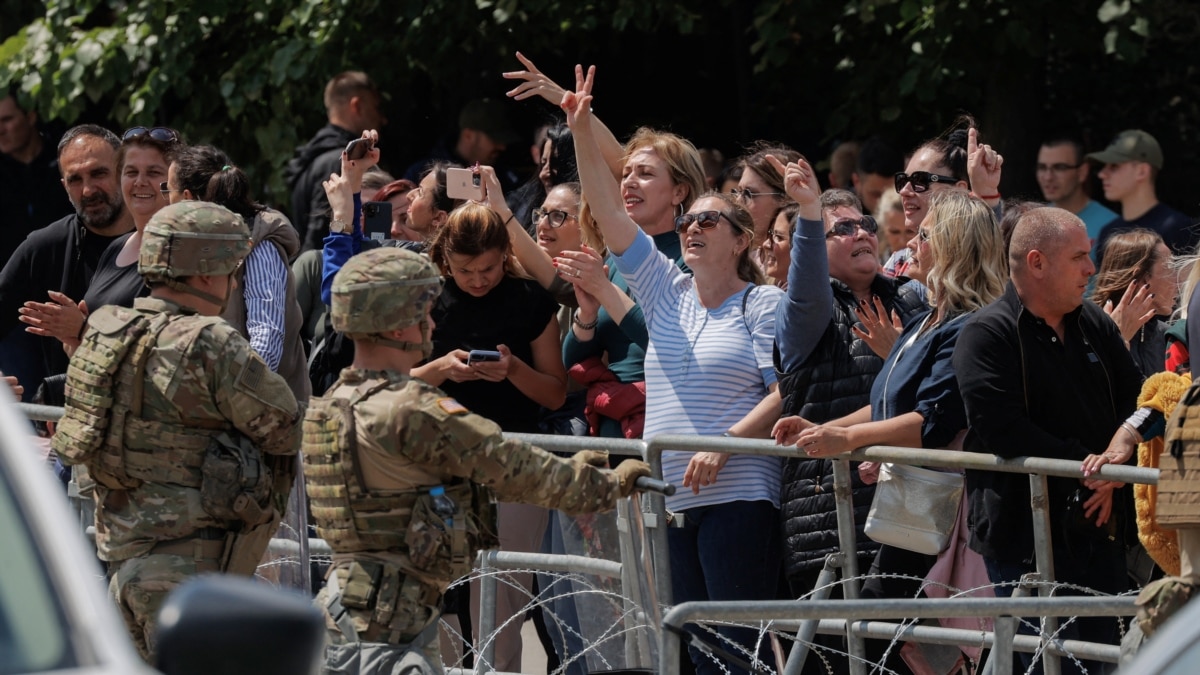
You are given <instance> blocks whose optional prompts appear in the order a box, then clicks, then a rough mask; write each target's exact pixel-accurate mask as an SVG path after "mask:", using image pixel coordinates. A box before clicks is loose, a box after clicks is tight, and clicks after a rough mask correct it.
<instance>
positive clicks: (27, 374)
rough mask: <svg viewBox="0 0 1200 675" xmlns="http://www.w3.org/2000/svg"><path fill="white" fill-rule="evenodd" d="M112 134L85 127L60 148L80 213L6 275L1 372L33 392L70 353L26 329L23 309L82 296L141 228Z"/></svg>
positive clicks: (50, 231) (21, 251)
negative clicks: (112, 248) (125, 237)
mask: <svg viewBox="0 0 1200 675" xmlns="http://www.w3.org/2000/svg"><path fill="white" fill-rule="evenodd" d="M120 144H121V141H120V139H118V138H117V136H116V135H115V134H113V133H112V132H111V131H109V130H108V129H105V128H103V127H100V126H96V125H94V124H81V125H79V126H76V127H73V128H71V129H69V130H68V131H67V133H65V134H64V135H63V137H62V140H61V141H59V144H58V165H59V169H60V170H61V172H62V184H63V187H65V188H66V190H67V197H68V198H69V199H70V200H71V205H72V206H74V207H75V213H73V214H71V215H69V216H67V217H65V218H63V219H61V220H57V221H55V222H53V223H51V224H50V225H48V226H46V227H43V228H42V229H40V230H37V231H35V232H33V233H32V234H30V235H29V237H28V238H27V239H26V240H25V241H24V242H22V243H21V245H20V246H18V247H17V250H16V251H15V252H14V253H13V255H12V257H11V258H9V260H8V261H7V262H6V263H5V265H4V269H3V270H0V337H2V338H3V340H2V341H0V370H2V371H3V372H4V373H6V374H8V375H15V376H16V377H17V380H18V381H19V382H20V383H21V384H22V385H23V386H24V387H25V391H27V392H32V391H35V390H36V389H37V388H38V385H39V384H40V383H41V381H42V379H43V378H45V377H46V376H48V375H54V374H57V373H65V372H66V371H67V355H66V354H65V353H64V352H63V349H62V345H61V344H60V343H59V342H58V340H55V339H54V338H48V337H38V336H35V335H31V334H29V333H26V332H25V331H23V330H19V328H20V326H21V325H22V324H21V323H20V321H19V320H18V318H17V317H18V316H19V314H18V311H17V310H18V308H20V307H21V305H22V304H23V303H24V302H25V301H27V300H46V296H47V293H48V294H49V297H50V299H51V300H57V299H58V298H57V294H58V293H62V294H65V295H66V296H67V297H71V298H82V297H83V296H84V294H85V293H86V291H87V287H88V284H90V283H91V280H92V275H93V274H94V273H95V271H96V264H97V262H98V261H99V259H100V254H101V253H103V252H104V249H105V248H106V247H107V246H108V244H109V243H110V242H112V240H114V239H116V238H117V237H119V236H121V235H122V234H125V233H126V232H129V231H130V230H132V229H133V219H132V218H131V217H130V215H129V213H128V211H127V210H126V209H125V205H124V203H123V202H122V200H121V190H120V182H119V177H118V176H117V148H118V147H119V146H120Z"/></svg>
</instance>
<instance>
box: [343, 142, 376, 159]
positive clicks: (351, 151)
mask: <svg viewBox="0 0 1200 675" xmlns="http://www.w3.org/2000/svg"><path fill="white" fill-rule="evenodd" d="M374 149H375V142H374V141H372V140H371V139H369V138H356V139H354V140H352V141H350V142H349V143H347V144H346V158H347V159H362V158H363V157H366V156H367V153H368V152H370V151H372V150H374Z"/></svg>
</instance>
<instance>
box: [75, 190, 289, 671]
mask: <svg viewBox="0 0 1200 675" xmlns="http://www.w3.org/2000/svg"><path fill="white" fill-rule="evenodd" d="M248 242H249V232H248V230H247V229H246V226H245V224H244V223H243V222H242V221H241V218H239V217H238V216H236V215H235V214H233V213H232V212H230V211H228V210H226V209H223V208H221V207H219V206H216V205H213V204H206V203H203V202H183V203H180V204H175V205H171V206H168V207H166V208H164V209H162V210H161V211H159V212H158V213H157V214H155V216H154V217H153V218H152V219H151V221H150V223H149V224H148V225H147V227H146V231H145V233H144V239H143V243H142V248H141V252H140V256H139V261H138V266H139V271H140V272H141V273H142V274H143V275H144V276H146V278H147V281H149V282H152V283H154V282H157V283H159V284H161V285H166V286H170V287H172V288H179V289H180V290H182V288H181V287H188V288H190V287H189V286H187V285H186V284H184V283H183V282H181V281H179V279H181V278H184V277H187V276H191V275H198V274H206V275H212V276H223V275H228V274H230V273H232V272H233V271H234V270H235V269H236V267H237V266H238V265H239V264H240V262H241V260H242V259H244V258H245V255H246V253H247V252H248V251H249V243H248ZM188 292H191V291H188ZM194 294H195V295H199V296H201V297H204V298H205V299H208V300H211V301H214V302H220V301H221V300H222V298H217V297H214V296H212V295H210V294H207V293H203V292H201V291H199V290H196V291H195V293H194ZM66 399H67V404H66V414H65V416H64V417H63V420H62V422H61V423H60V424H59V427H58V432H57V434H56V435H55V437H54V447H55V449H56V450H57V451H58V454H59V456H60V457H61V458H62V459H63V461H64V462H66V463H68V464H82V465H84V466H86V467H87V469H88V473H89V474H90V475H91V477H92V479H94V480H95V481H96V487H95V502H96V547H97V550H98V552H99V554H100V557H101V559H103V560H105V561H107V562H108V565H109V576H110V577H111V579H110V585H109V590H110V593H111V594H112V595H113V597H114V599H115V600H116V602H117V605H118V606H119V608H120V610H121V613H122V614H123V616H124V618H125V621H126V624H127V626H128V628H129V631H130V634H131V636H132V637H133V639H134V642H135V644H137V646H138V649H139V650H140V651H141V653H142V656H143V657H144V658H146V659H147V660H150V659H151V658H152V655H153V652H154V638H153V625H154V620H155V616H156V614H157V612H158V608H159V607H160V605H161V604H162V602H163V600H164V598H165V596H166V594H167V593H168V592H170V591H171V590H172V589H173V588H174V587H175V586H177V585H178V584H179V583H180V582H181V581H183V580H184V579H185V578H186V577H189V576H192V575H194V574H197V573H201V572H216V571H235V572H240V573H243V574H251V573H253V564H252V563H251V564H249V565H247V564H246V561H247V560H250V559H253V561H255V562H256V561H257V560H258V559H259V558H260V557H261V555H262V552H263V549H264V548H265V546H266V541H267V539H269V534H268V535H267V537H266V538H264V537H263V536H262V532H264V531H265V529H266V528H270V524H271V522H272V521H276V522H277V518H278V516H277V515H276V513H275V512H274V510H273V508H272V506H273V504H272V500H270V499H268V497H272V496H273V495H270V494H269V493H270V489H271V486H270V481H271V476H270V475H268V474H269V469H268V468H265V467H262V466H261V463H262V456H261V455H259V453H260V452H261V453H268V454H270V455H278V456H288V455H291V456H293V458H292V459H291V460H290V461H291V462H292V463H294V455H295V453H296V450H297V448H298V445H299V431H300V427H299V424H298V421H299V419H298V418H299V413H298V409H297V404H296V399H295V397H294V396H293V395H292V393H291V390H290V389H289V388H288V386H287V383H286V382H285V381H284V380H283V378H281V377H279V376H278V375H276V374H274V373H272V372H271V371H270V369H269V368H267V366H266V364H265V363H264V362H263V361H262V359H261V358H259V356H258V355H257V354H255V353H254V351H253V349H251V347H250V344H249V343H248V342H247V341H246V339H245V338H243V337H242V336H241V335H240V334H239V333H238V332H237V331H236V330H235V329H234V328H233V327H231V326H230V325H229V324H227V323H225V322H224V321H223V320H222V319H220V318H219V317H212V316H203V315H200V314H198V313H197V312H196V311H195V310H194V309H191V308H188V307H185V306H182V305H180V304H177V303H175V302H171V301H169V300H166V299H163V298H159V297H149V298H142V299H138V300H137V301H136V302H135V304H134V307H133V308H132V309H129V308H122V307H113V306H106V307H102V308H100V309H98V310H96V311H95V312H94V313H92V315H91V316H90V317H89V318H88V328H87V332H86V333H85V335H84V338H83V341H82V344H81V345H80V347H79V349H78V350H77V351H76V352H75V354H74V355H73V356H72V359H71V364H70V367H69V369H68V374H67V386H66ZM216 439H220V440H223V441H225V446H219V445H217V444H216V442H215V440H216ZM226 446H237V447H239V448H241V449H242V452H244V453H246V454H247V455H248V460H247V461H249V462H251V463H250V464H247V465H246V466H252V467H254V468H255V469H256V470H258V469H261V471H259V473H258V475H257V476H254V477H249V478H250V479H251V480H249V481H248V483H247V484H250V483H252V484H253V486H252V489H250V488H248V490H249V491H250V492H254V493H255V495H256V496H255V498H253V499H249V500H243V501H242V502H241V503H240V506H241V507H242V508H241V510H240V511H239V513H238V514H233V513H231V512H229V510H228V509H225V510H221V509H219V508H218V506H221V504H217V503H214V502H213V500H212V494H213V493H212V492H211V490H212V489H213V488H214V487H215V488H219V489H225V490H229V489H232V490H233V491H234V492H235V493H240V492H239V491H240V490H241V489H242V486H241V485H238V486H232V487H231V486H228V485H220V484H217V483H214V480H213V479H212V478H206V475H208V476H211V475H213V473H212V472H213V467H220V466H228V465H222V464H219V463H218V464H214V463H210V462H209V460H208V458H210V457H211V456H213V453H214V452H215V451H216V450H218V449H220V448H223V447H226ZM282 461H283V463H284V466H285V467H286V464H287V462H288V460H287V459H286V458H285V459H284V460H282ZM235 466H237V465H236V464H235ZM206 480H207V481H208V482H207V484H204V483H205V481H206ZM219 480H223V479H219ZM202 484H204V489H203V490H202ZM283 496H284V497H285V498H286V493H285V494H284V495H283ZM224 506H226V507H228V506H229V505H228V504H224ZM213 511H215V512H216V513H215V514H214V513H213ZM255 525H257V526H259V527H255ZM271 529H273V528H271ZM250 533H255V538H254V539H253V540H250V539H248V538H247V537H248V535H249V534H250ZM247 546H248V547H249V548H250V549H253V548H257V549H258V551H257V555H255V554H254V552H253V550H247Z"/></svg>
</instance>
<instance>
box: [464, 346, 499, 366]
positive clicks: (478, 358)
mask: <svg viewBox="0 0 1200 675" xmlns="http://www.w3.org/2000/svg"><path fill="white" fill-rule="evenodd" d="M499 360H500V352H494V351H491V350H488V349H472V350H471V352H470V353H469V354H467V365H471V364H472V363H481V362H484V361H499Z"/></svg>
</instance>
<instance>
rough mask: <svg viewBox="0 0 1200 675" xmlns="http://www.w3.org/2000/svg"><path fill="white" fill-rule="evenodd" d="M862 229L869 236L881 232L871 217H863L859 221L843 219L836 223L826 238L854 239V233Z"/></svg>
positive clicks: (826, 234)
mask: <svg viewBox="0 0 1200 675" xmlns="http://www.w3.org/2000/svg"><path fill="white" fill-rule="evenodd" d="M860 228H861V229H862V231H863V232H866V233H867V234H876V233H878V232H879V223H877V222H875V219H874V218H872V217H871V216H863V217H862V218H859V219H857V220H855V219H854V218H842V219H840V220H838V221H837V222H835V223H834V224H833V227H831V228H829V231H828V232H826V233H825V238H826V239H828V238H830V237H837V236H841V237H853V236H854V233H855V232H857V231H858V230H859V229H860Z"/></svg>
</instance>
